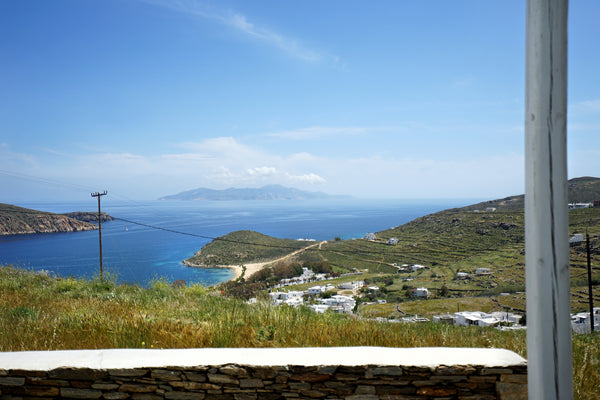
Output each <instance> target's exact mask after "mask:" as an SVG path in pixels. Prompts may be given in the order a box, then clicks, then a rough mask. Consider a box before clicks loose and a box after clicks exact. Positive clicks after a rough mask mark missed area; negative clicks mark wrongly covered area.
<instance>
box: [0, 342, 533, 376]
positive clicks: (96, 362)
mask: <svg viewBox="0 0 600 400" xmlns="http://www.w3.org/2000/svg"><path fill="white" fill-rule="evenodd" d="M227 364H237V365H248V366H285V365H298V366H319V365H346V366H356V365H388V366H404V367H409V366H412V367H427V368H436V367H439V366H440V365H472V366H483V367H490V368H491V367H509V366H525V365H527V362H526V360H525V359H524V358H523V357H521V356H519V355H518V354H516V353H514V352H512V351H510V350H505V349H489V348H463V347H416V348H392V347H302V348H201V349H169V350H154V349H107V350H56V351H23V352H4V353H0V370H1V369H4V370H10V369H22V370H31V371H50V370H53V369H57V368H90V369H120V368H159V367H195V366H209V365H210V366H216V365H227Z"/></svg>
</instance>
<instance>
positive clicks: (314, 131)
mask: <svg viewBox="0 0 600 400" xmlns="http://www.w3.org/2000/svg"><path fill="white" fill-rule="evenodd" d="M367 131H368V129H367V128H362V127H357V126H346V127H335V126H310V127H308V128H300V129H292V130H286V131H279V132H273V133H269V134H268V136H274V137H280V138H286V139H294V140H306V139H318V138H321V137H325V136H346V135H360V134H364V133H366V132H367Z"/></svg>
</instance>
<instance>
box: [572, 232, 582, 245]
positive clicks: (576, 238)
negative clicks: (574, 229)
mask: <svg viewBox="0 0 600 400" xmlns="http://www.w3.org/2000/svg"><path fill="white" fill-rule="evenodd" d="M580 242H583V234H582V233H576V234H574V235H573V236H571V237H570V238H569V243H580Z"/></svg>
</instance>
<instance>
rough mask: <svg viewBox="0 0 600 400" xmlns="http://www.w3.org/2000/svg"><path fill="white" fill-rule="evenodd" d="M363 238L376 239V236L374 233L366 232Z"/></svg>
mask: <svg viewBox="0 0 600 400" xmlns="http://www.w3.org/2000/svg"><path fill="white" fill-rule="evenodd" d="M365 239H366V240H375V239H376V236H375V234H374V233H367V234H366V235H365Z"/></svg>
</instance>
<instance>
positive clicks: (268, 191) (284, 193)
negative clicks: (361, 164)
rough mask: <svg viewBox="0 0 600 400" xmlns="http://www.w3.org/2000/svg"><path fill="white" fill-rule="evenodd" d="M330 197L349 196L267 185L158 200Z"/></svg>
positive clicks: (201, 190) (191, 192)
mask: <svg viewBox="0 0 600 400" xmlns="http://www.w3.org/2000/svg"><path fill="white" fill-rule="evenodd" d="M332 198H349V196H333V195H329V194H326V193H323V192H309V191H304V190H299V189H294V188H288V187H285V186H281V185H267V186H263V187H261V188H241V189H237V188H229V189H223V190H215V189H207V188H199V189H192V190H186V191H185V192H181V193H177V194H174V195H169V196H164V197H161V198H159V200H192V201H201V200H212V201H221V200H312V199H332Z"/></svg>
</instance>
